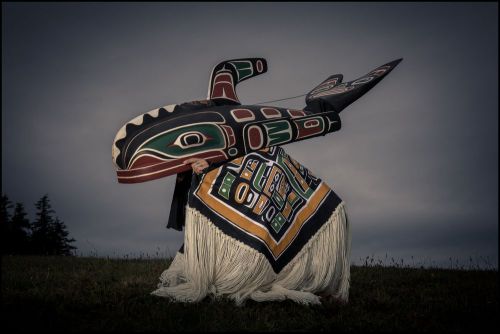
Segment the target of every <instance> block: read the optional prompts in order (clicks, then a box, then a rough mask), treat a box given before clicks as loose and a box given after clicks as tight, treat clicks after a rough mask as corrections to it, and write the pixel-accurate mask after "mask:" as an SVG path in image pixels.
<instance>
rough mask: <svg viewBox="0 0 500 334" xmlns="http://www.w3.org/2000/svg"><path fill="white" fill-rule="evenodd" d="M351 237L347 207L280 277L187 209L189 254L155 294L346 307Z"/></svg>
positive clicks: (247, 249) (339, 209)
mask: <svg viewBox="0 0 500 334" xmlns="http://www.w3.org/2000/svg"><path fill="white" fill-rule="evenodd" d="M350 248H351V237H350V231H349V222H348V220H347V214H346V210H345V204H344V203H343V202H342V203H341V204H339V206H338V207H337V209H336V210H335V211H334V212H333V213H332V215H331V216H330V218H329V219H328V221H327V222H326V223H325V224H324V225H323V226H322V227H321V228H320V229H319V230H318V231H317V232H316V234H315V235H314V236H313V237H312V238H311V239H310V240H309V241H308V243H307V244H306V245H305V246H304V247H303V248H302V250H301V251H300V252H299V253H298V254H297V255H296V256H295V258H294V259H293V260H292V261H291V262H290V263H288V264H287V265H286V266H285V267H284V268H283V269H282V270H281V271H280V272H279V273H278V274H277V273H275V272H274V270H273V269H272V267H271V265H270V264H269V262H268V261H267V259H266V257H265V256H264V255H263V254H261V253H259V252H257V251H256V250H255V249H253V248H251V247H249V246H247V245H245V244H244V243H242V242H240V241H238V240H236V239H234V238H232V237H230V236H227V235H226V234H224V233H223V232H222V231H220V230H219V229H218V228H217V227H216V226H215V225H214V224H213V223H212V222H211V221H210V220H209V219H208V218H206V217H205V216H204V215H202V214H201V213H200V212H199V211H197V210H196V209H194V208H191V207H189V206H187V207H186V224H185V242H184V254H182V253H177V254H176V256H175V258H174V260H173V261H172V263H171V265H170V267H169V268H168V269H167V270H165V271H164V272H163V273H162V274H161V276H160V283H159V284H158V289H157V290H155V291H153V292H152V293H151V294H153V295H156V296H161V297H168V298H171V299H173V300H175V301H179V302H198V301H200V300H202V299H204V298H205V297H206V296H208V295H210V296H212V297H214V298H219V297H222V296H225V297H227V298H230V299H232V300H233V301H234V302H235V303H236V305H242V304H243V303H244V302H245V300H247V299H252V300H255V301H259V302H261V301H281V300H285V299H290V300H292V301H294V302H297V303H300V304H305V305H312V304H320V297H319V296H318V295H317V294H320V295H322V296H333V297H334V298H336V299H338V300H340V301H342V302H347V301H348V298H349V284H350Z"/></svg>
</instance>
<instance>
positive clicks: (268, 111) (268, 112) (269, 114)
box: [260, 108, 281, 118]
mask: <svg viewBox="0 0 500 334" xmlns="http://www.w3.org/2000/svg"><path fill="white" fill-rule="evenodd" d="M260 111H261V112H262V114H263V115H264V117H265V118H276V117H281V113H280V111H279V110H278V109H274V108H261V109H260Z"/></svg>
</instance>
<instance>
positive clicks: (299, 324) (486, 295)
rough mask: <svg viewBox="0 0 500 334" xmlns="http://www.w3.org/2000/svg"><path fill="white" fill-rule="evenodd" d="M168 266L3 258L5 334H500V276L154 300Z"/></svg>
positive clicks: (384, 272) (401, 278) (443, 273)
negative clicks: (332, 293)
mask: <svg viewBox="0 0 500 334" xmlns="http://www.w3.org/2000/svg"><path fill="white" fill-rule="evenodd" d="M168 264H169V261H167V260H125V259H121V260H120V259H117V260H116V259H115V260H109V259H99V258H78V257H76V258H75V257H63V258H61V257H19V256H18V257H15V256H7V257H2V280H1V283H2V285H1V291H2V317H3V318H4V319H3V320H2V329H8V330H10V331H12V330H37V331H40V330H51V331H55V330H60V331H97V330H98V331H116V330H119V331H124V330H126V331H170V330H172V331H184V330H185V331H230V330H237V331H316V330H317V331H341V332H349V331H351V332H352V331H356V332H357V331H369V332H378V331H419V332H420V331H475V332H476V331H477V332H479V331H481V330H485V329H489V330H493V329H498V327H499V326H498V323H499V320H498V319H499V318H498V315H499V312H498V310H499V308H498V271H491V270H490V271H471V270H468V271H465V270H444V269H411V268H396V267H381V266H357V267H356V266H353V267H352V269H351V290H350V301H349V303H348V304H346V305H340V304H338V303H335V302H328V303H325V304H324V305H321V306H314V307H306V306H301V305H298V304H295V303H293V302H289V301H285V302H268V303H256V302H252V301H250V302H247V303H246V305H245V306H243V307H236V306H234V305H233V304H232V303H231V302H228V301H213V300H210V299H208V298H207V299H205V300H204V301H202V302H200V303H198V304H178V303H171V302H170V301H169V300H167V299H164V298H161V297H156V296H151V295H150V294H149V293H150V292H151V291H153V290H154V289H155V288H156V284H157V283H158V277H159V276H160V274H161V272H162V271H163V270H164V269H166V268H167V267H168Z"/></svg>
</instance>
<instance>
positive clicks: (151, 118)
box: [112, 58, 401, 183]
mask: <svg viewBox="0 0 500 334" xmlns="http://www.w3.org/2000/svg"><path fill="white" fill-rule="evenodd" d="M400 61H401V60H396V61H393V62H390V63H388V64H385V65H382V66H380V67H378V68H376V69H375V70H373V71H371V72H369V73H368V74H367V75H365V76H363V77H361V78H359V79H356V80H354V81H351V82H347V83H342V75H340V74H337V75H333V76H330V77H329V78H328V79H327V80H325V81H324V82H322V83H321V84H320V85H318V86H317V87H316V88H314V89H313V90H312V91H311V92H310V93H309V94H308V95H307V96H306V107H305V108H303V109H300V110H299V109H286V108H279V107H273V106H261V105H241V104H240V102H239V99H238V97H237V95H236V90H235V87H236V85H237V84H238V83H239V82H241V81H243V80H247V79H249V78H252V77H255V76H257V75H260V74H262V73H265V72H266V71H267V62H266V61H265V59H263V58H245V59H233V60H228V61H225V62H222V63H220V64H218V65H217V66H215V67H214V69H213V71H212V74H211V78H210V83H209V89H208V100H202V101H193V102H187V103H182V104H175V105H167V106H164V107H161V108H157V109H154V110H152V111H149V112H147V113H145V114H142V115H139V116H137V117H136V118H134V119H133V120H131V121H130V122H128V123H126V124H125V125H124V126H123V127H122V128H121V129H120V130H119V131H118V133H117V135H116V137H115V140H114V143H113V146H112V156H113V162H114V163H115V165H116V167H117V177H118V182H120V183H138V182H145V181H149V180H155V179H158V178H162V177H166V176H169V175H173V174H177V173H179V172H183V171H186V170H189V169H190V168H191V166H190V165H186V164H184V163H183V161H184V160H186V159H188V158H191V157H197V158H203V159H206V160H209V161H210V162H223V161H230V160H233V159H235V158H238V157H242V156H244V155H246V154H248V153H251V152H255V151H259V150H261V149H263V148H268V147H273V146H278V145H284V144H287V143H292V142H296V141H300V140H305V139H309V138H313V137H317V136H323V135H326V134H328V133H331V132H335V131H338V130H339V129H340V127H341V122H340V117H339V113H340V112H341V111H342V110H343V109H344V108H345V107H347V106H348V105H349V104H350V103H352V102H354V101H355V100H357V99H358V98H359V97H361V96H362V95H363V94H365V93H366V92H367V91H368V90H370V89H371V88H372V87H373V86H374V85H375V84H376V83H378V82H379V81H380V80H381V79H382V78H383V77H384V76H385V75H387V74H388V73H389V72H390V71H391V70H392V69H393V68H394V67H395V66H396V65H397V64H398V63H399V62H400Z"/></svg>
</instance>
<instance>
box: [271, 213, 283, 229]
mask: <svg viewBox="0 0 500 334" xmlns="http://www.w3.org/2000/svg"><path fill="white" fill-rule="evenodd" d="M285 222H286V219H285V217H284V216H283V215H282V214H281V213H280V212H278V214H277V215H276V216H274V219H273V221H272V222H271V227H272V228H273V230H274V231H275V232H276V233H278V232H279V231H280V230H281V228H282V227H283V225H284V224H285Z"/></svg>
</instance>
